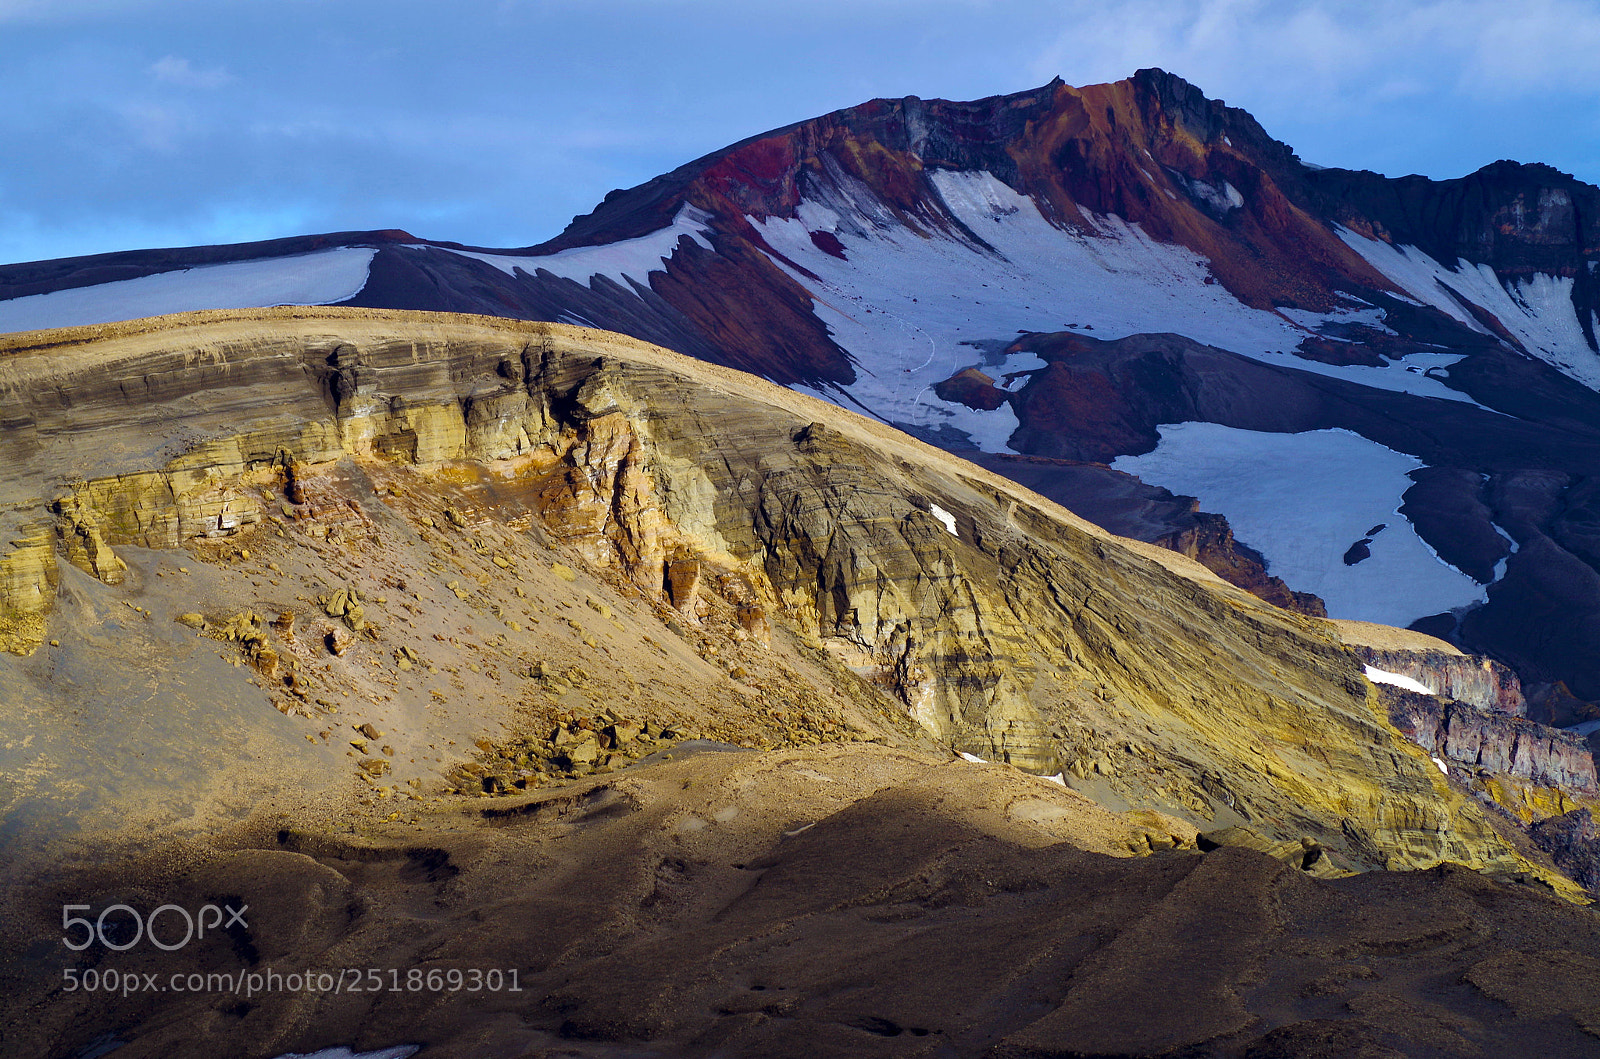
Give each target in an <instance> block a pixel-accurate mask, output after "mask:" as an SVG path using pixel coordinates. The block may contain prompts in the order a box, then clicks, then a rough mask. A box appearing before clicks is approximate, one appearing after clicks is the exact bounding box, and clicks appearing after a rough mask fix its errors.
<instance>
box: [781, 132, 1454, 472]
mask: <svg viewBox="0 0 1600 1059" xmlns="http://www.w3.org/2000/svg"><path fill="white" fill-rule="evenodd" d="M824 165H829V163H827V162H826V160H824ZM929 180H930V181H931V182H932V183H933V185H934V188H935V189H936V190H937V192H938V194H939V196H940V198H941V200H942V202H943V204H944V206H945V208H946V209H947V210H948V212H949V214H950V215H951V216H952V217H954V218H956V219H957V220H959V221H960V222H961V223H962V224H964V225H965V226H966V227H967V228H968V229H969V230H971V231H972V232H974V233H976V234H977V235H978V237H979V238H981V239H982V240H983V241H984V242H985V243H987V244H988V247H987V248H986V247H983V246H980V245H978V244H976V243H974V242H973V241H972V240H971V239H970V238H969V237H967V236H966V235H964V234H963V233H960V232H959V231H949V232H947V231H943V230H941V229H939V228H937V227H935V226H933V225H931V224H930V225H926V226H924V230H923V232H917V231H913V230H912V229H911V228H909V227H907V226H906V225H905V224H903V223H902V222H901V221H900V219H899V218H898V217H897V216H896V215H895V214H894V213H893V212H891V211H890V210H889V209H888V208H887V207H886V206H885V205H884V204H883V203H882V202H881V201H879V200H878V198H877V197H876V195H874V194H873V192H872V190H871V189H870V188H868V187H867V186H866V185H865V184H862V183H861V182H860V181H858V180H856V179H854V178H853V177H851V176H849V175H847V174H845V173H844V172H842V171H841V170H839V169H838V168H837V167H836V166H830V167H829V169H828V172H827V174H826V176H825V178H823V179H822V180H819V181H817V182H815V183H813V184H808V186H807V191H806V195H805V197H804V198H803V199H802V201H801V203H800V205H799V206H798V207H797V210H796V216H795V217H793V218H777V217H768V218H756V217H751V218H749V219H750V222H751V224H752V225H754V226H755V228H756V230H757V231H758V232H760V234H761V236H762V238H763V239H764V240H765V241H766V243H767V245H768V246H769V247H770V248H771V250H772V251H773V254H772V255H771V260H772V261H773V263H774V264H776V265H777V266H778V267H779V268H781V269H783V270H784V271H785V272H787V273H788V274H789V276H790V277H791V278H793V279H794V281H795V282H796V283H798V284H799V285H800V286H801V287H803V288H805V289H806V290H807V291H809V292H810V293H811V295H812V297H813V299H814V300H815V309H814V311H815V313H816V315H817V316H818V318H820V319H821V320H822V321H823V322H824V323H825V324H827V326H828V328H829V330H830V331H831V332H832V334H833V337H834V340H835V341H836V342H838V343H839V344H840V345H841V346H842V347H843V348H844V349H846V350H848V351H849V352H850V354H851V355H852V356H853V358H854V359H855V362H856V365H857V371H858V375H859V378H858V380H857V381H856V382H855V383H854V384H852V385H851V386H850V387H849V394H850V396H851V397H854V398H855V400H856V401H859V402H860V403H861V405H864V406H866V407H867V408H869V409H871V410H872V411H873V412H874V413H875V414H877V415H878V416H879V417H880V418H882V419H884V420H887V421H889V422H892V423H905V424H911V425H913V426H916V427H920V428H923V429H927V430H935V431H937V430H939V429H940V428H941V427H942V426H949V427H952V428H954V429H957V430H962V431H966V432H967V433H968V434H969V435H971V437H972V439H973V441H974V442H975V443H976V444H977V445H978V446H979V447H980V448H982V449H983V450H985V451H988V452H1003V451H1006V450H1007V448H1008V445H1007V441H1008V439H1009V437H1010V435H1011V433H1012V431H1014V430H1015V429H1016V428H1017V426H1018V422H1017V419H1016V416H1015V414H1014V413H1013V412H1012V411H1011V407H1010V405H1009V404H1006V405H1002V406H1001V407H1000V408H999V409H998V410H996V411H993V412H979V411H973V410H970V409H967V408H965V407H963V406H960V405H956V404H952V403H949V402H945V401H941V400H940V399H939V398H938V397H936V396H935V395H934V393H933V386H934V384H936V383H938V382H940V381H942V380H944V379H947V378H949V377H950V376H951V375H953V374H955V373H956V372H958V371H961V370H962V369H964V368H968V367H971V366H973V362H974V360H975V359H977V358H976V356H975V354H974V350H973V347H972V346H970V345H963V343H966V342H972V341H974V340H987V341H990V342H1000V341H1009V340H1010V339H1011V338H1012V337H1014V336H1015V335H1016V333H1017V332H1018V330H1019V329H1020V330H1027V331H1061V330H1066V329H1068V328H1069V326H1070V327H1073V328H1078V329H1081V330H1082V331H1083V333H1084V334H1086V335H1090V336H1092V337H1095V338H1102V339H1113V338H1121V337H1123V336H1125V335H1130V334H1138V333H1142V332H1165V331H1174V330H1176V331H1181V332H1182V333H1183V334H1185V335H1187V336H1188V337H1190V338H1193V339H1195V340H1196V341H1199V342H1204V343H1206V344H1209V345H1214V346H1220V347H1222V348H1224V349H1229V350H1232V351H1234V352H1236V353H1240V354H1242V355H1244V356H1248V357H1251V358H1253V359H1256V360H1261V361H1265V362H1267V363H1270V364H1280V365H1284V366H1287V367H1293V368H1297V369H1299V370H1301V371H1308V372H1314V373H1317V374H1322V375H1329V376H1333V377H1335V378H1342V379H1348V380H1350V381H1352V382H1356V383H1360V384H1362V385H1366V386H1373V387H1377V388H1379V389H1385V390H1398V391H1402V392H1405V393H1414V394H1421V395H1424V396H1429V397H1441V398H1445V399H1447V400H1453V401H1468V402H1469V403H1470V400H1469V399H1468V398H1467V397H1466V396H1465V395H1464V394H1462V393H1459V392H1457V391H1455V390H1452V389H1450V388H1449V387H1448V386H1445V385H1444V384H1443V383H1442V382H1440V381H1439V380H1437V379H1434V378H1430V377H1428V376H1427V375H1425V374H1424V373H1423V372H1424V370H1425V369H1426V368H1438V367H1447V366H1448V365H1450V364H1453V363H1454V362H1455V361H1456V360H1457V359H1459V358H1458V357H1455V356H1449V355H1445V356H1439V355H1432V354H1419V355H1416V356H1414V357H1411V358H1407V359H1406V360H1405V361H1403V362H1398V363H1395V364H1393V365H1391V366H1388V367H1382V368H1374V367H1366V366H1361V365H1356V366H1349V367H1341V366H1338V365H1332V364H1320V363H1317V362H1315V361H1309V360H1306V359H1304V358H1302V357H1299V356H1296V355H1295V354H1294V353H1293V352H1291V351H1292V350H1293V349H1294V348H1295V347H1296V346H1298V345H1299V344H1300V342H1301V341H1302V340H1304V339H1305V337H1306V335H1307V332H1308V331H1310V330H1315V328H1316V326H1317V325H1318V324H1320V323H1323V322H1326V321H1335V322H1347V323H1348V322H1356V321H1360V322H1371V323H1373V324H1374V325H1375V326H1376V325H1378V323H1379V320H1378V317H1377V313H1376V310H1373V309H1370V308H1365V309H1363V308H1357V309H1354V310H1350V309H1345V310H1340V311H1338V312H1336V313H1331V314H1326V315H1323V316H1319V315H1318V314H1314V313H1305V314H1299V315H1297V316H1295V317H1294V318H1293V319H1292V320H1291V319H1290V318H1286V317H1285V316H1281V315H1279V314H1278V313H1276V312H1269V311H1265V310H1258V309H1252V308H1250V307H1248V306H1246V305H1244V304H1243V303H1241V302H1240V301H1239V300H1238V299H1236V298H1235V297H1234V296H1233V295H1232V294H1230V293H1228V291H1227V289H1226V288H1225V287H1223V286H1222V285H1221V284H1218V283H1207V282H1206V280H1207V279H1208V277H1210V275H1211V270H1210V266H1209V263H1208V262H1207V260H1206V259H1205V258H1204V257H1202V256H1200V255H1198V254H1196V253H1194V252H1193V251H1191V250H1188V249H1186V248H1184V247H1181V246H1175V245H1172V244H1169V243H1161V242H1157V241H1156V240H1154V239H1152V238H1150V237H1149V236H1148V235H1146V234H1145V233H1144V231H1143V230H1142V229H1141V228H1140V227H1139V226H1138V225H1134V224H1129V223H1127V222H1126V221H1124V220H1122V219H1121V218H1119V217H1116V216H1114V215H1107V216H1099V215H1088V216H1084V217H1074V218H1069V220H1070V221H1071V223H1072V225H1073V227H1070V228H1069V227H1058V226H1057V225H1055V224H1052V223H1051V222H1050V221H1048V220H1046V219H1045V218H1044V217H1043V216H1042V215H1041V214H1040V213H1039V210H1038V207H1037V206H1036V205H1035V204H1034V202H1033V200H1032V199H1031V198H1028V197H1027V196H1024V195H1019V194H1017V193H1016V192H1015V191H1013V190H1012V189H1011V188H1010V187H1008V186H1006V185H1005V184H1004V183H1003V182H1002V181H1000V180H999V179H998V178H996V177H994V176H993V175H991V174H989V173H987V172H976V173H973V172H956V171H951V170H936V171H934V172H932V173H930V174H929ZM1230 190H1232V196H1230V195H1229V192H1230ZM1217 193H1218V194H1219V195H1221V196H1222V201H1225V202H1231V200H1232V198H1233V197H1238V192H1237V190H1236V189H1229V188H1228V187H1227V186H1226V185H1224V186H1223V187H1222V188H1220V189H1218V190H1217ZM1240 201H1242V198H1241V199H1240ZM816 231H822V232H828V233H831V234H832V235H834V236H835V237H836V238H837V239H838V240H839V241H840V243H841V244H842V245H843V246H844V253H845V258H846V259H845V260H841V259H839V258H838V257H835V256H833V255H831V254H828V253H825V252H824V251H822V250H821V249H819V248H818V247H817V246H816V244H815V243H813V242H812V239H811V233H812V232H816ZM786 262H792V263H793V265H791V264H788V263H786ZM793 266H799V268H803V269H805V270H806V272H801V271H800V270H799V268H796V267H793ZM807 272H809V273H810V275H807V274H806V273H807ZM1037 364H1038V361H1037V358H1034V357H1032V356H1028V357H1027V358H1026V361H1024V360H1023V358H1022V356H1021V355H1013V357H1003V356H1001V355H1000V354H998V353H993V354H990V355H988V356H987V357H985V358H984V360H983V363H982V364H981V368H982V370H983V371H984V372H985V373H987V374H989V375H990V376H993V377H996V378H998V377H1001V376H1004V375H1006V374H1008V373H1010V372H1012V371H1017V370H1023V369H1024V368H1030V367H1034V366H1036V365H1037ZM1408 369H1415V370H1408ZM824 396H826V397H828V398H829V399H831V400H833V401H834V402H835V403H838V404H842V405H844V406H845V407H850V406H851V405H850V402H849V401H848V399H846V398H845V397H844V396H843V395H841V394H828V395H824Z"/></svg>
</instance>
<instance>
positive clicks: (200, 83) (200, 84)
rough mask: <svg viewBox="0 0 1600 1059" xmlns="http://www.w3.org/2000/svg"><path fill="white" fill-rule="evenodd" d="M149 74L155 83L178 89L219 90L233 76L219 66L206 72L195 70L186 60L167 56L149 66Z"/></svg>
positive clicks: (231, 79) (230, 80) (229, 81)
mask: <svg viewBox="0 0 1600 1059" xmlns="http://www.w3.org/2000/svg"><path fill="white" fill-rule="evenodd" d="M150 73H151V74H153V75H154V76H155V79H156V80H157V81H162V82H165V83H166V84H169V85H177V86H178V87H180V88H201V89H212V88H221V87H222V86H224V85H226V84H229V83H231V82H232V81H233V75H232V74H230V73H228V71H227V70H224V69H223V68H222V67H220V66H216V67H212V68H211V69H207V70H200V69H196V68H195V67H194V66H193V65H192V64H191V63H190V62H189V60H188V59H184V58H180V57H179V56H176V55H168V56H166V57H165V58H162V59H159V60H157V61H156V62H154V63H152V64H151V65H150Z"/></svg>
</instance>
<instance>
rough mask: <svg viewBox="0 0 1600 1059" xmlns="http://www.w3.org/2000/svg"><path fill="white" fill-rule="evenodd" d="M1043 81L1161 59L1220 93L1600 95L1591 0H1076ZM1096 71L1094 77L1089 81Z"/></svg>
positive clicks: (1046, 52) (1348, 99) (1598, 22)
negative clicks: (1427, 88) (1422, 89)
mask: <svg viewBox="0 0 1600 1059" xmlns="http://www.w3.org/2000/svg"><path fill="white" fill-rule="evenodd" d="M1064 8H1065V10H1064V12H1063V14H1064V15H1065V16H1066V17H1065V18H1064V19H1063V21H1064V22H1065V23H1066V24H1067V25H1068V26H1070V27H1071V28H1070V29H1067V30H1063V31H1062V32H1061V33H1060V34H1058V35H1057V36H1056V38H1055V39H1054V40H1052V41H1051V42H1050V43H1049V44H1047V45H1046V46H1045V47H1044V48H1043V49H1042V50H1041V51H1040V52H1039V54H1038V56H1037V58H1036V59H1035V60H1034V62H1033V64H1032V66H1031V69H1032V71H1033V74H1034V77H1035V78H1041V77H1050V76H1053V75H1055V74H1058V73H1059V74H1062V75H1063V76H1065V77H1066V79H1067V80H1068V81H1073V80H1074V76H1073V75H1074V74H1078V75H1079V76H1078V80H1080V81H1084V80H1115V79H1117V78H1119V77H1125V76H1127V74H1128V73H1129V72H1131V71H1132V70H1133V69H1134V68H1135V67H1136V66H1162V67H1164V68H1166V69H1169V70H1171V71H1173V72H1175V73H1179V74H1181V75H1183V76H1184V77H1187V78H1189V79H1190V80H1193V81H1195V82H1196V83H1198V84H1200V86H1201V87H1202V88H1205V89H1207V90H1208V91H1211V92H1213V93H1217V92H1235V93H1238V92H1241V91H1242V92H1243V93H1244V94H1245V95H1247V96H1257V97H1259V96H1264V95H1268V94H1277V95H1279V96H1280V97H1283V96H1292V97H1294V98H1295V99H1296V100H1297V102H1299V103H1300V104H1301V105H1304V106H1310V107H1316V108H1323V109H1328V110H1334V111H1338V110H1343V109H1345V108H1347V107H1349V106H1351V105H1355V104H1361V103H1364V102H1370V101H1374V100H1375V99H1378V98H1387V99H1394V98H1396V97H1397V96H1401V95H1405V94H1407V93H1406V92H1405V91H1404V90H1403V88H1402V86H1404V87H1405V88H1409V87H1411V86H1420V85H1421V84H1426V83H1431V84H1433V85H1435V86H1438V87H1440V88H1446V89H1453V90H1455V91H1459V92H1462V93H1465V94H1468V95H1495V96H1499V97H1503V98H1504V97H1509V98H1523V97H1527V96H1530V95H1534V94H1537V93H1539V92H1544V91H1549V90H1552V89H1559V90H1567V91H1577V92H1583V93H1586V94H1596V93H1597V92H1600V7H1597V6H1596V5H1595V4H1593V3H1592V2H1590V0H1528V2H1526V3H1522V4H1518V5H1516V6H1515V7H1514V8H1512V7H1508V6H1507V5H1505V4H1504V3H1502V2H1500V0H1433V2H1426V0H1411V2H1406V0H1386V2H1378V3H1374V2H1369V0H1361V2H1349V0H1345V2H1340V0H1321V2H1308V3H1293V4H1285V3H1275V2H1268V0H1177V2H1173V0H1117V2H1105V0H1070V2H1069V3H1067V4H1066V5H1064ZM1084 75H1087V76H1084Z"/></svg>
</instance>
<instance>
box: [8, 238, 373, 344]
mask: <svg viewBox="0 0 1600 1059" xmlns="http://www.w3.org/2000/svg"><path fill="white" fill-rule="evenodd" d="M376 253H377V251H376V250H374V249H371V248H370V247H340V248H338V249H334V250H318V251H316V252H315V253H311V254H296V255H295V256H293V257H272V258H263V259H261V260H257V261H233V262H229V263H228V264H225V265H199V266H196V267H194V268H185V269H178V270H176V271H173V272H159V273H157V274H155V275H153V276H141V277H140V278H138V279H124V280H117V281H115V282H113V283H101V284H98V285H96V286H93V287H77V288H74V289H72V290H59V291H52V292H51V293H49V294H30V295H28V296H27V297H25V298H12V299H10V300H9V301H0V332H5V331H32V330H36V329H39V328H46V327H77V326H80V325H83V324H104V323H111V322H112V321H115V320H137V319H139V318H140V317H145V316H162V315H164V314H166V313H182V312H190V311H192V310H195V309H250V308H256V307H262V306H270V305H329V304H331V303H333V302H341V301H344V300H345V299H346V298H349V297H352V296H354V295H355V294H357V293H359V292H360V290H361V288H362V287H364V286H366V284H367V269H368V267H369V266H370V265H371V264H372V258H373V255H375V254H376Z"/></svg>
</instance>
